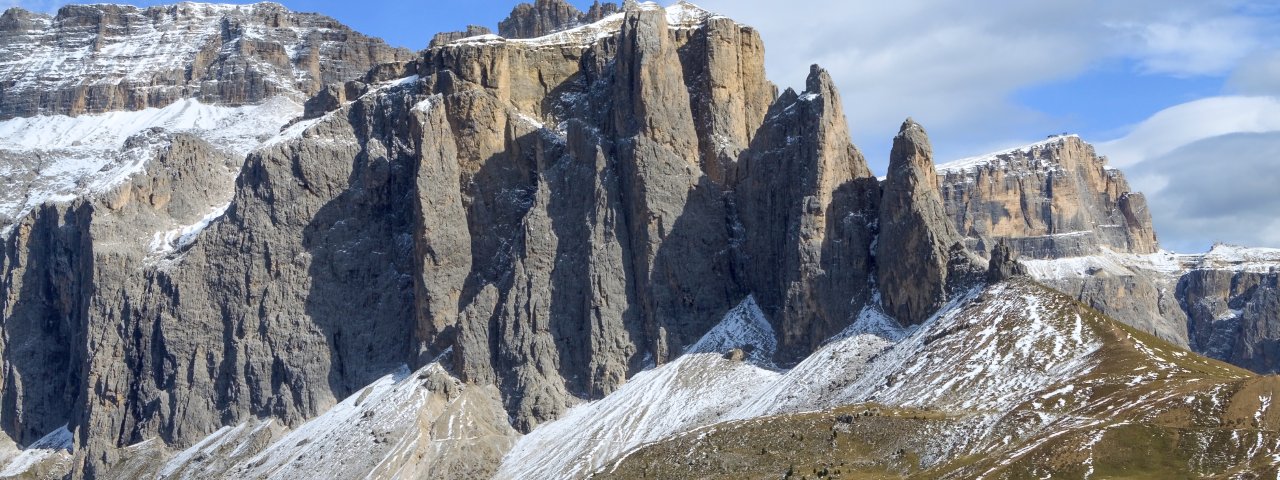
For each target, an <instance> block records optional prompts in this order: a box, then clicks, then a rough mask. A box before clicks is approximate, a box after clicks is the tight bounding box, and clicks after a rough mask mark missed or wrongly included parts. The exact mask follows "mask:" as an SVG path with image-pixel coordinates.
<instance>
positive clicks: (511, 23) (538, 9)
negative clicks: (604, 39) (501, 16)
mask: <svg viewBox="0 0 1280 480" xmlns="http://www.w3.org/2000/svg"><path fill="white" fill-rule="evenodd" d="M619 10H620V9H619V7H618V4H616V3H609V2H606V3H603V4H602V3H600V2H594V3H593V4H592V5H591V8H589V9H588V10H587V12H585V13H584V12H582V11H581V10H578V9H577V8H576V7H574V6H573V5H570V4H569V2H566V1H564V0H535V1H534V2H533V3H521V4H519V5H516V7H515V9H513V10H511V15H510V16H508V17H507V19H506V20H503V21H501V22H498V35H501V36H503V37H507V38H535V37H541V36H543V35H547V34H549V33H553V32H557V31H560V30H564V29H567V28H570V27H574V26H577V25H580V24H584V23H592V22H597V21H600V20H602V19H604V17H606V16H609V15H611V14H613V13H616V12H618V11H619Z"/></svg>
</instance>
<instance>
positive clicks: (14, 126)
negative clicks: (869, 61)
mask: <svg viewBox="0 0 1280 480" xmlns="http://www.w3.org/2000/svg"><path fill="white" fill-rule="evenodd" d="M0 52H3V54H2V55H0V180H3V184H4V185H5V187H6V188H4V189H3V191H0V313H2V314H3V317H2V318H0V335H2V341H0V360H2V361H3V370H2V372H3V373H2V374H3V378H2V379H0V380H2V381H0V430H2V432H3V435H0V478H315V477H326V478H355V477H371V478H504V479H505V478H513V479H515V478H520V479H524V478H549V479H550V478H555V479H558V478H587V477H591V478H743V477H746V478H780V477H781V478H899V477H901V478H1028V477H1033V476H1034V477H1036V478H1042V477H1045V476H1050V477H1054V478H1059V477H1060V478H1092V477H1099V478H1101V477H1107V478H1114V477H1140V478H1186V477H1208V478H1257V477H1258V476H1274V475H1277V474H1278V473H1280V411H1273V410H1271V408H1270V406H1271V400H1272V398H1273V397H1274V394H1275V392H1276V389H1277V387H1278V386H1280V385H1278V384H1277V382H1276V380H1275V377H1271V376H1266V375H1268V374H1271V373H1275V372H1277V371H1280V350H1278V349H1280V296H1278V291H1277V274H1278V272H1280V249H1267V248H1246V247H1240V246H1231V245H1218V246H1215V247H1214V248H1213V249H1212V250H1211V251H1209V252H1206V253H1202V254H1179V253H1173V252H1168V251H1165V250H1163V249H1161V248H1160V245H1159V242H1158V237H1157V234H1156V232H1155V229H1154V227H1153V226H1152V222H1151V216H1150V212H1149V210H1148V208H1147V205H1146V202H1145V199H1144V197H1143V196H1142V194H1141V193H1139V192H1133V191H1131V190H1130V187H1129V185H1128V183H1127V182H1126V181H1125V178H1124V175H1123V173H1122V172H1121V171H1119V170H1117V169H1115V168H1112V167H1110V166H1108V165H1107V161H1106V158H1105V157H1104V156H1102V155H1100V153H1105V152H1097V151H1095V149H1094V147H1093V146H1092V145H1090V144H1089V143H1087V142H1085V141H1084V140H1083V139H1081V138H1079V137H1077V136H1073V135H1054V136H1050V137H1048V138H1046V139H1045V140H1044V141H1041V142H1038V143H1034V144H1031V145H1026V146H1023V147H1019V148H1014V149H1009V150H1006V151H1001V152H995V153H992V154H989V155H985V156H981V157H976V158H970V159H961V160H956V161H952V162H949V163H942V164H936V163H935V159H934V157H933V151H932V147H931V144H930V141H929V138H928V134H927V132H926V130H925V128H924V127H923V126H921V125H920V124H919V123H917V122H915V121H914V120H911V119H907V120H906V121H904V122H903V123H902V124H901V126H900V128H899V133H898V134H897V136H896V137H895V138H894V139H893V149H892V153H891V155H890V157H891V158H890V162H889V168H888V171H887V172H886V173H885V175H884V176H883V177H878V176H877V175H876V174H875V173H873V172H872V171H871V169H870V168H869V166H868V163H867V161H866V159H865V158H864V156H863V155H862V153H860V151H859V150H858V148H857V147H856V146H855V145H854V144H853V142H852V141H851V140H850V135H849V127H848V125H847V124H846V121H845V116H844V112H843V103H842V102H841V99H840V94H839V92H838V91H837V88H836V87H835V83H834V82H833V81H832V79H831V77H830V75H829V74H828V73H827V72H826V71H825V70H823V69H822V68H821V67H819V66H817V65H815V66H813V67H812V68H811V70H810V71H809V73H808V77H807V80H806V83H805V85H804V88H803V90H802V91H796V90H793V89H784V90H781V91H780V90H779V88H778V87H777V86H775V85H774V84H773V83H771V82H770V81H769V80H768V77H767V76H766V74H765V71H764V54H765V47H764V43H763V41H762V40H761V38H760V35H759V34H758V32H757V31H756V30H754V29H753V28H751V27H750V26H747V25H743V24H740V23H737V22H736V21H734V20H732V19H730V18H727V17H724V16H721V15H717V14H714V13H712V12H708V11H705V10H703V9H701V8H698V7H697V6H695V5H693V4H690V3H687V2H683V1H681V2H678V3H676V4H673V5H670V6H666V7H663V6H661V5H658V4H655V3H637V2H633V1H627V2H625V3H623V4H621V5H618V4H612V3H603V4H602V3H596V4H595V5H593V6H592V7H591V8H590V9H588V11H586V12H582V11H580V10H578V9H577V8H575V7H573V6H571V5H569V4H568V3H566V2H564V1H562V0H537V1H536V2H534V3H532V4H523V5H520V6H517V7H516V8H515V9H514V10H513V12H512V15H511V17H510V18H508V19H506V20H504V21H503V22H501V23H499V25H498V29H497V33H496V34H495V33H493V32H492V31H490V30H489V29H488V28H486V27H481V26H469V27H466V29H465V30H463V31H459V32H442V33H440V34H437V35H436V36H435V38H434V40H433V41H432V42H431V45H430V46H429V47H428V48H426V49H424V50H422V51H419V52H416V53H415V52H410V51H407V50H403V49H397V48H392V47H389V46H388V45H386V44H385V43H384V42H382V41H380V40H378V39H375V38H371V37H368V36H365V35H362V34H360V33H357V32H354V31H352V30H351V29H349V28H347V27H345V26H343V25H341V24H340V23H338V22H337V21H334V20H333V19H330V18H328V17H324V16H322V15H317V14H308V13H296V12H291V11H289V10H287V9H285V8H284V7H282V6H280V5H277V4H272V3H258V4H254V5H213V4H199V3H179V4H175V5H167V6H156V7H148V8H138V7H132V6H124V5H107V4H98V5H71V6H66V7H63V8H62V9H60V10H59V11H58V12H57V14H56V15H53V16H50V15H43V14H39V13H32V12H27V11H25V10H21V9H18V8H13V9H9V10H7V11H5V12H4V13H3V15H2V16H0Z"/></svg>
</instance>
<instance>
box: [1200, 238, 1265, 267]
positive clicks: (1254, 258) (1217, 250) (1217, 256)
mask: <svg viewBox="0 0 1280 480" xmlns="http://www.w3.org/2000/svg"><path fill="white" fill-rule="evenodd" d="M1195 266H1196V268H1206V269H1223V270H1233V271H1248V272H1271V271H1280V248H1258V247H1241V246H1238V245H1228V244H1225V243H1219V244H1215V245H1214V246H1213V248H1211V249H1210V250H1209V252H1208V253H1206V254H1204V255H1203V256H1201V257H1200V258H1199V261H1198V262H1197V264H1196V265H1195Z"/></svg>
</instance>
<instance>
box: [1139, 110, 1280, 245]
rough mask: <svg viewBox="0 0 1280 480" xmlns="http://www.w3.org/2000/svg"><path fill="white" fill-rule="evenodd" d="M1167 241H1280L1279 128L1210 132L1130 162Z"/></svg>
mask: <svg viewBox="0 0 1280 480" xmlns="http://www.w3.org/2000/svg"><path fill="white" fill-rule="evenodd" d="M1129 173H1130V177H1131V178H1133V179H1134V184H1135V185H1134V186H1135V187H1137V188H1138V189H1140V190H1144V191H1145V193H1146V194H1147V199H1148V204H1149V205H1150V207H1151V212H1152V217H1153V219H1154V220H1155V225H1156V231H1157V232H1158V233H1159V235H1160V242H1161V244H1162V245H1163V246H1164V247H1165V248H1171V249H1174V250H1177V251H1203V250H1204V249H1206V248H1208V247H1209V246H1210V245H1211V244H1212V243H1214V242H1226V243H1234V244H1238V245H1248V246H1264V247H1280V214H1277V212H1280V195H1276V192H1277V187H1276V186H1277V185H1280V132H1270V133H1234V134H1229V135H1220V136H1215V137H1210V138H1205V139H1202V140H1199V141H1197V142H1193V143H1190V144H1187V145H1184V146H1182V147H1181V148H1178V149H1176V150H1172V151H1170V152H1167V153H1164V154H1161V155H1158V156H1155V157H1152V158H1150V159H1148V160H1147V161H1145V162H1143V163H1141V164H1138V165H1135V166H1134V167H1132V168H1130V169H1129Z"/></svg>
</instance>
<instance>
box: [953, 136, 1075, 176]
mask: <svg viewBox="0 0 1280 480" xmlns="http://www.w3.org/2000/svg"><path fill="white" fill-rule="evenodd" d="M1068 138H1080V136H1079V135H1074V134H1072V135H1054V136H1051V137H1049V138H1047V139H1045V140H1041V141H1039V142H1035V143H1032V144H1028V145H1022V146H1018V147H1013V148H1008V149H1004V150H1000V151H998V152H992V153H987V154H984V155H978V156H976V157H968V158H961V159H959V160H954V161H951V162H947V163H942V164H939V165H938V166H937V167H936V170H937V171H938V173H940V174H947V173H963V172H971V171H974V170H977V169H978V168H981V167H986V166H988V165H999V164H1000V162H1001V158H1002V157H1008V156H1010V155H1021V154H1030V153H1032V152H1035V151H1036V150H1040V149H1043V148H1046V147H1049V146H1054V145H1062V144H1064V143H1066V142H1067V139H1068Z"/></svg>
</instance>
